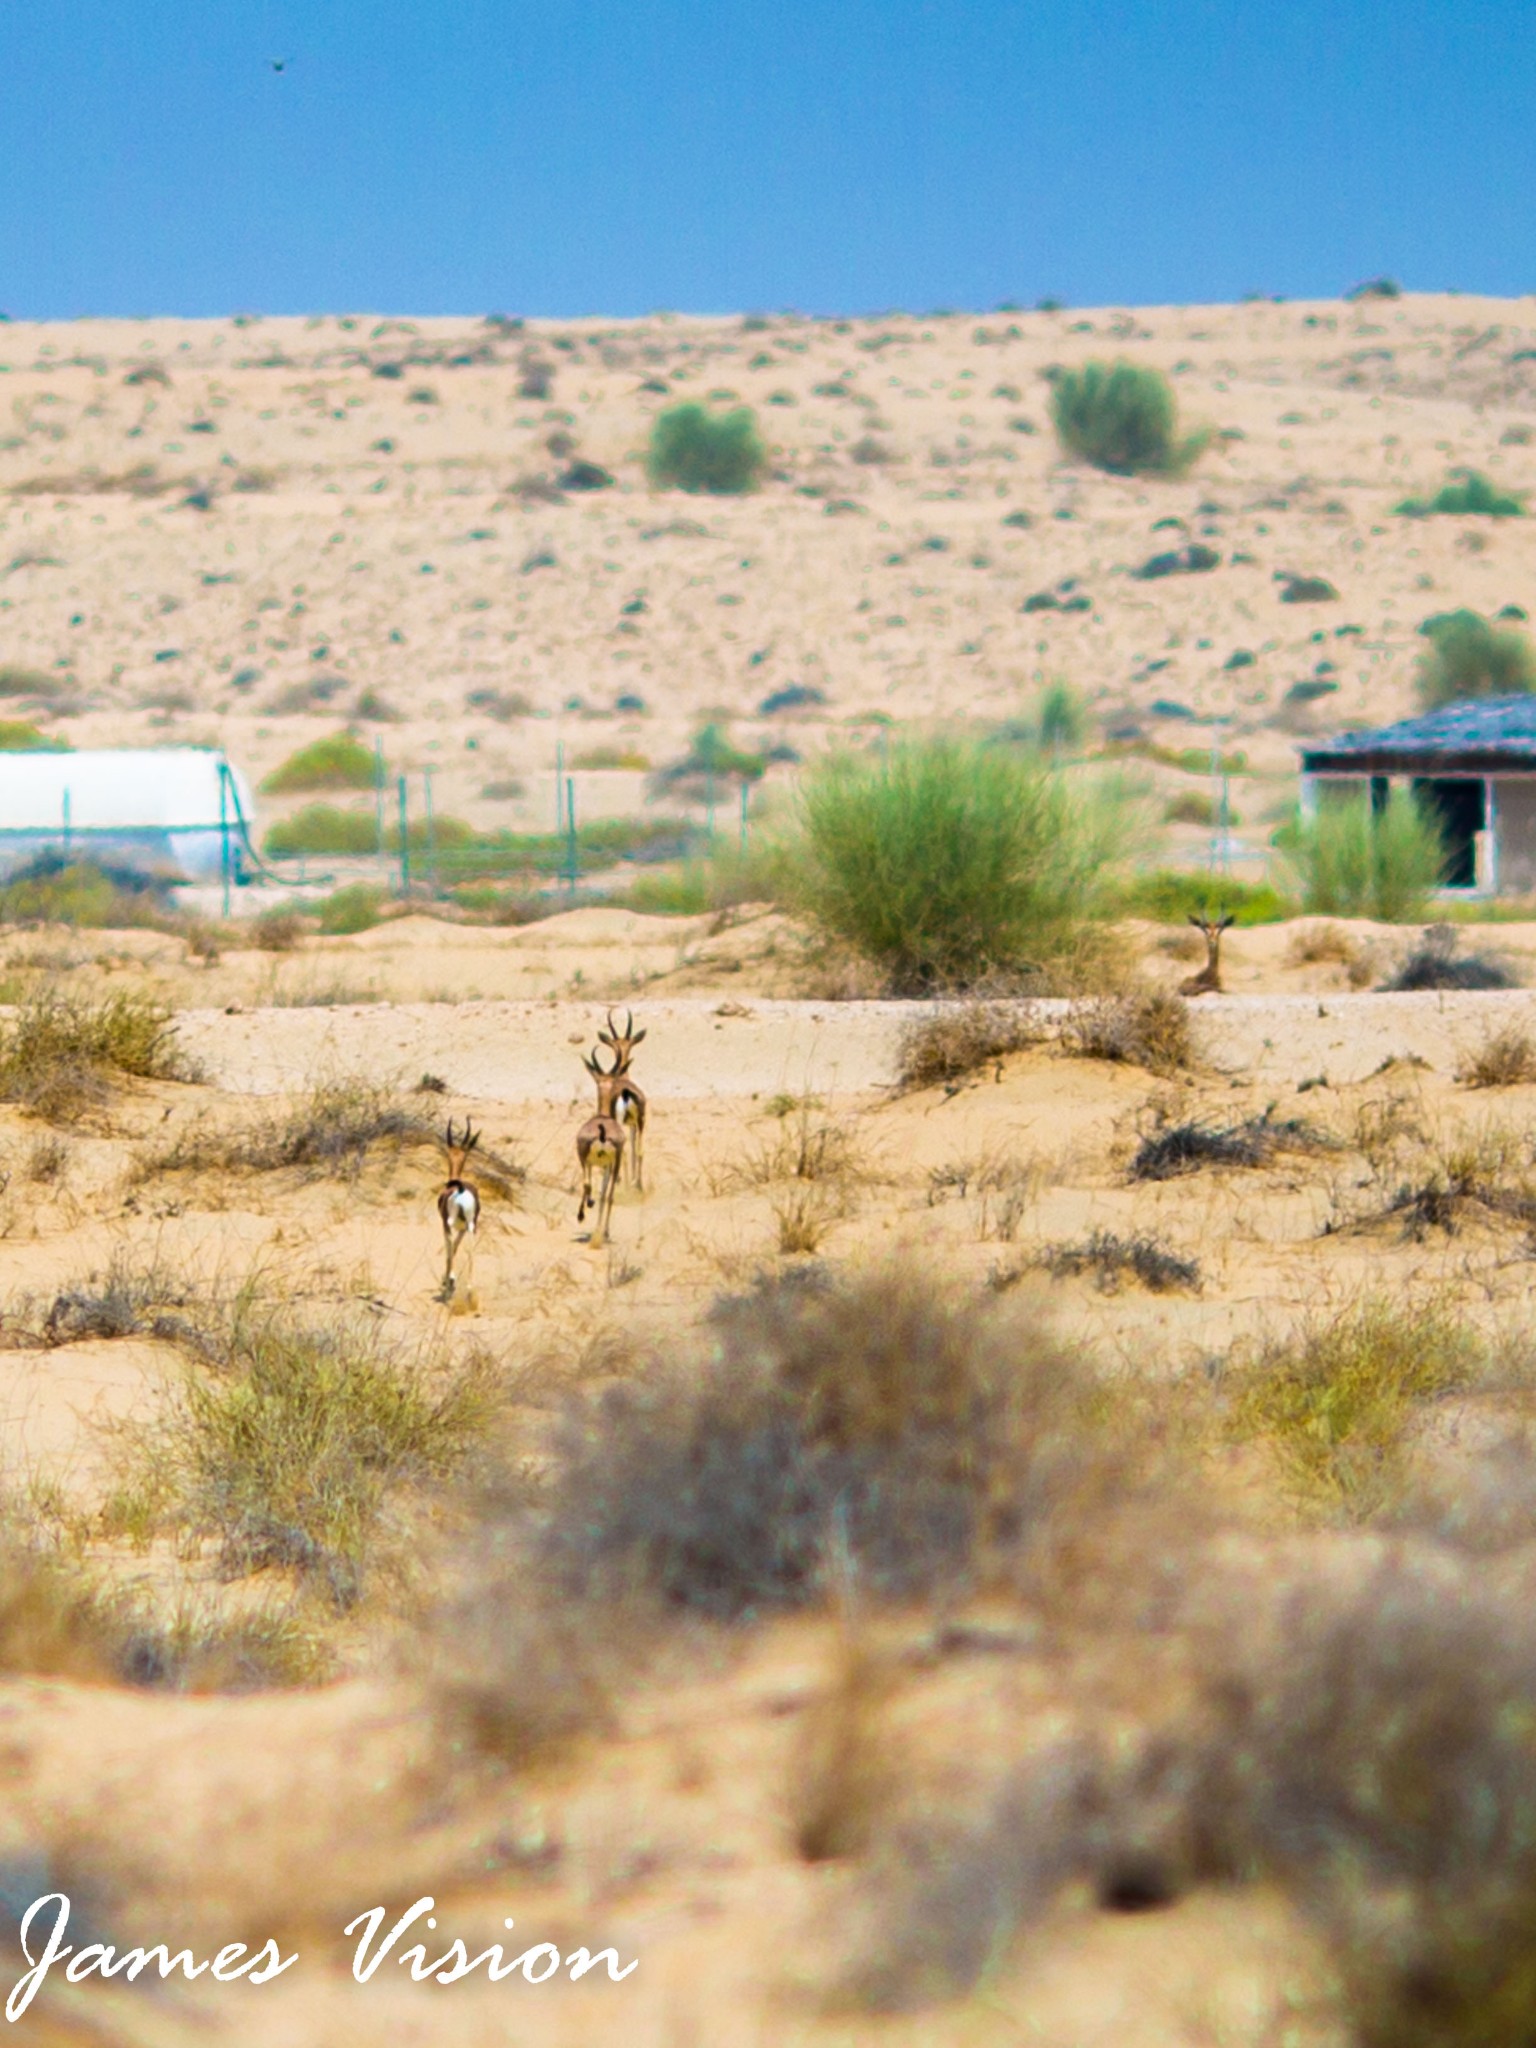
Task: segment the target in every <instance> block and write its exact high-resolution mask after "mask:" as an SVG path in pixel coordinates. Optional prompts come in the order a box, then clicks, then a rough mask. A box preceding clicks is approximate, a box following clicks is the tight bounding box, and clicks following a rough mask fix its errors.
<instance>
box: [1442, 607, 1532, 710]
mask: <svg viewBox="0 0 1536 2048" xmlns="http://www.w3.org/2000/svg"><path fill="white" fill-rule="evenodd" d="M1419 631H1420V633H1422V634H1423V635H1424V637H1425V639H1427V640H1428V642H1429V646H1428V647H1427V648H1426V649H1425V651H1424V653H1423V655H1422V656H1421V657H1420V660H1419V666H1418V672H1417V674H1416V676H1415V679H1414V680H1415V684H1416V687H1417V689H1418V695H1419V702H1420V703H1421V704H1422V705H1423V706H1424V708H1425V710H1426V711H1436V710H1438V709H1439V708H1440V706H1441V705H1442V704H1462V703H1466V702H1467V701H1468V700H1469V699H1471V698H1474V697H1520V696H1526V695H1529V693H1530V692H1531V691H1533V690H1536V647H1533V646H1532V645H1531V640H1530V636H1529V635H1528V634H1526V633H1522V632H1521V631H1520V629H1519V627H1518V626H1499V625H1495V624H1494V623H1493V621H1492V620H1490V619H1485V618H1484V617H1483V615H1482V614H1481V612H1473V611H1465V610H1463V611H1455V612H1440V613H1438V614H1437V615H1436V616H1435V617H1434V618H1432V619H1426V620H1425V621H1424V623H1423V625H1422V626H1420V628H1419Z"/></svg>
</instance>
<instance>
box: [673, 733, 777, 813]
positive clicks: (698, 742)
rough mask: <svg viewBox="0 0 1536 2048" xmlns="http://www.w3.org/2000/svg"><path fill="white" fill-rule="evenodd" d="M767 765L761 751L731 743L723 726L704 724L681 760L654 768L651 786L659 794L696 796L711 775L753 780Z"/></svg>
mask: <svg viewBox="0 0 1536 2048" xmlns="http://www.w3.org/2000/svg"><path fill="white" fill-rule="evenodd" d="M767 765H768V764H767V762H766V760H765V759H764V757H763V756H762V755H761V754H748V753H744V752H743V751H742V749H741V748H740V747H738V746H735V745H733V744H732V742H731V739H730V736H729V735H728V733H727V732H726V730H725V728H724V726H722V725H706V726H704V727H702V728H701V729H700V730H699V731H698V732H696V733H695V734H694V736H693V738H692V739H691V740H690V741H689V743H688V751H687V753H686V754H684V755H683V757H682V759H681V760H679V761H671V762H669V763H668V764H667V766H666V767H665V768H658V769H657V770H656V773H655V774H654V775H653V776H652V777H651V785H650V786H651V790H652V793H653V794H655V795H658V796H659V795H661V794H663V793H664V792H666V791H673V792H681V793H683V794H687V793H689V792H690V791H691V793H693V794H695V795H697V794H699V793H701V792H702V790H703V789H704V788H705V787H706V786H707V785H708V783H709V781H710V779H711V778H713V779H714V780H715V781H716V782H721V781H735V782H756V781H758V780H759V779H760V778H761V776H762V774H763V771H764V770H765V768H766V767H767Z"/></svg>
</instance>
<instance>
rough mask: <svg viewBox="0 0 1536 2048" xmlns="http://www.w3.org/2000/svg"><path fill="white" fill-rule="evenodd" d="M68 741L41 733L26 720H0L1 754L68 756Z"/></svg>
mask: <svg viewBox="0 0 1536 2048" xmlns="http://www.w3.org/2000/svg"><path fill="white" fill-rule="evenodd" d="M72 751H73V750H72V748H71V747H70V744H69V741H68V740H61V739H55V738H53V736H52V735H51V734H49V733H45V732H39V731H38V729H37V727H36V726H35V725H32V724H30V723H29V722H28V720H26V719H25V718H0V754H68V753H70V752H72Z"/></svg>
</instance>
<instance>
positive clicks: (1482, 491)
mask: <svg viewBox="0 0 1536 2048" xmlns="http://www.w3.org/2000/svg"><path fill="white" fill-rule="evenodd" d="M1395 509H1396V510H1397V511H1398V512H1399V513H1401V514H1402V515H1403V516H1404V517H1406V518H1409V519H1425V518H1428V517H1429V516H1430V515H1431V514H1433V513H1437V512H1447V513H1451V514H1453V515H1455V516H1457V517H1459V518H1466V517H1467V516H1468V515H1474V516H1481V517H1483V518H1487V519H1522V518H1524V516H1525V504H1524V501H1523V500H1522V499H1520V498H1517V497H1515V496H1514V494H1513V493H1512V492H1510V491H1501V490H1500V489H1499V487H1498V485H1497V484H1495V483H1493V482H1492V481H1491V480H1490V479H1489V478H1488V477H1486V476H1484V475H1483V473H1482V471H1481V470H1477V469H1461V470H1456V471H1453V473H1452V480H1451V482H1449V483H1446V484H1442V485H1441V486H1440V488H1439V490H1438V491H1436V493H1435V495H1434V496H1433V497H1432V498H1404V500H1403V501H1402V503H1401V504H1400V505H1398V506H1397V507H1396V508H1395Z"/></svg>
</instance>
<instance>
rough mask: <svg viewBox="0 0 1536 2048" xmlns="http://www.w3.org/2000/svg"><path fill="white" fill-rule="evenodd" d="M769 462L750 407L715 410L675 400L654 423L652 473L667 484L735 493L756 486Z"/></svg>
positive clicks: (650, 454)
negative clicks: (718, 411) (728, 410)
mask: <svg viewBox="0 0 1536 2048" xmlns="http://www.w3.org/2000/svg"><path fill="white" fill-rule="evenodd" d="M767 466H768V450H767V449H766V448H765V447H764V445H763V440H762V436H761V435H760V434H759V433H758V431H757V417H756V415H755V414H754V413H753V411H752V409H751V407H750V406H745V405H739V406H736V407H734V408H733V409H732V410H731V411H730V412H725V413H712V412H709V411H707V410H706V409H705V407H703V406H702V405H674V406H671V407H670V408H669V409H668V410H667V411H666V412H664V413H662V414H660V415H659V417H658V418H657V419H656V421H655V422H654V424H653V425H652V427H651V445H650V449H649V452H648V454H647V456H646V473H647V475H648V476H649V477H650V480H651V482H652V483H653V484H659V485H661V486H662V487H663V488H666V489H673V490H679V491H708V492H711V493H713V494H714V495H716V496H720V497H730V496H735V495H736V494H738V493H740V492H742V491H750V490H751V489H752V488H753V487H754V486H755V485H756V483H757V482H758V480H759V478H760V477H761V476H762V473H763V471H764V470H765V469H766V468H767Z"/></svg>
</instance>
